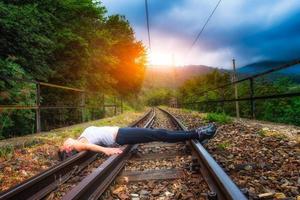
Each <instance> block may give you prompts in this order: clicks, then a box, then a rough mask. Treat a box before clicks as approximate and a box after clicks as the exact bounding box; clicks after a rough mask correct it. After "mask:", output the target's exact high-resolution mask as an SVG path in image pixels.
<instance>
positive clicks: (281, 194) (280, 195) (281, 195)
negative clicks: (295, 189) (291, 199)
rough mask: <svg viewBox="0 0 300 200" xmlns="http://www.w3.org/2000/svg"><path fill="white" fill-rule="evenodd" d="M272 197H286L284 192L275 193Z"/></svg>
mask: <svg viewBox="0 0 300 200" xmlns="http://www.w3.org/2000/svg"><path fill="white" fill-rule="evenodd" d="M273 197H274V198H276V199H283V198H286V196H285V194H283V193H275V194H274V196H273Z"/></svg>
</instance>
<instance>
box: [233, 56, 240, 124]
mask: <svg viewBox="0 0 300 200" xmlns="http://www.w3.org/2000/svg"><path fill="white" fill-rule="evenodd" d="M232 66H233V76H232V82H235V81H237V73H236V67H235V59H232ZM234 97H235V99H238V85H237V83H235V84H234ZM235 112H236V117H237V118H238V119H239V118H240V108H239V101H235Z"/></svg>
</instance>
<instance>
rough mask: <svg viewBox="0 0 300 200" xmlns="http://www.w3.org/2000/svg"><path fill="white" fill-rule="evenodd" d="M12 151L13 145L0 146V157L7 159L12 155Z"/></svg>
mask: <svg viewBox="0 0 300 200" xmlns="http://www.w3.org/2000/svg"><path fill="white" fill-rule="evenodd" d="M13 153H14V147H13V146H12V145H7V146H5V147H1V148H0V157H4V158H6V159H9V158H11V157H12V156H13Z"/></svg>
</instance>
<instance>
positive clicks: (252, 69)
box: [238, 61, 300, 82]
mask: <svg viewBox="0 0 300 200" xmlns="http://www.w3.org/2000/svg"><path fill="white" fill-rule="evenodd" d="M289 62H290V61H260V62H255V63H252V64H248V65H246V66H243V67H241V68H239V69H238V73H239V75H240V76H249V75H254V74H257V73H261V72H264V71H267V70H270V69H273V68H276V67H278V66H280V65H283V64H286V63H289ZM280 77H289V78H291V79H293V80H294V81H296V82H300V65H294V66H292V67H289V68H287V69H284V70H280V71H277V72H274V73H272V74H270V75H268V78H269V79H276V78H280Z"/></svg>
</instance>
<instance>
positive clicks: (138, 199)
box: [131, 197, 140, 200]
mask: <svg viewBox="0 0 300 200" xmlns="http://www.w3.org/2000/svg"><path fill="white" fill-rule="evenodd" d="M131 200H140V198H138V197H132V198H131Z"/></svg>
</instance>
